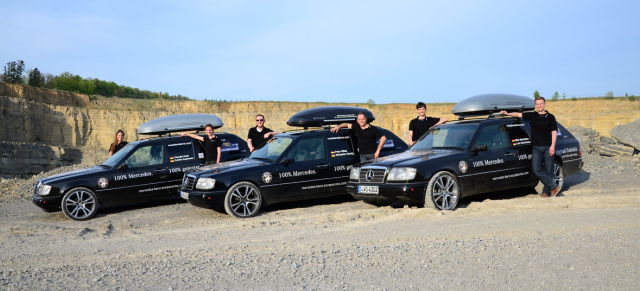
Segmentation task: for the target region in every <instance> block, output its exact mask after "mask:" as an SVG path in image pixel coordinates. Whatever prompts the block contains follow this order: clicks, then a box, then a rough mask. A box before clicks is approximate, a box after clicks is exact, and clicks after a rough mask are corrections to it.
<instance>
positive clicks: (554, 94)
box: [551, 91, 560, 101]
mask: <svg viewBox="0 0 640 291" xmlns="http://www.w3.org/2000/svg"><path fill="white" fill-rule="evenodd" d="M559 97H560V94H558V91H556V92H555V93H553V96H551V101H558V98H559Z"/></svg>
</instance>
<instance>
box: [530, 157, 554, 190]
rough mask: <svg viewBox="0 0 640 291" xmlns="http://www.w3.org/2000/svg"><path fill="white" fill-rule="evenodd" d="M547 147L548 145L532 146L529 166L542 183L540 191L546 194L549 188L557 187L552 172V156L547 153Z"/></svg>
mask: <svg viewBox="0 0 640 291" xmlns="http://www.w3.org/2000/svg"><path fill="white" fill-rule="evenodd" d="M549 148H550V147H549V146H534V147H533V152H532V153H531V155H532V157H531V168H533V173H534V174H536V176H538V179H540V182H542V184H544V188H542V193H547V194H549V191H551V189H555V188H556V187H558V186H557V185H556V181H555V177H554V173H553V156H550V155H549Z"/></svg>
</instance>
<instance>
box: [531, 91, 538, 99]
mask: <svg viewBox="0 0 640 291" xmlns="http://www.w3.org/2000/svg"><path fill="white" fill-rule="evenodd" d="M538 97H540V93H539V92H538V90H536V91H535V92H533V98H534V99H535V98H538Z"/></svg>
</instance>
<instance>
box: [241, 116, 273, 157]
mask: <svg viewBox="0 0 640 291" xmlns="http://www.w3.org/2000/svg"><path fill="white" fill-rule="evenodd" d="M264 123H265V119H264V115H262V114H258V115H256V127H252V128H249V134H248V135H247V145H248V146H249V150H250V151H251V152H253V151H255V150H256V149H257V147H258V146H259V145H260V144H262V142H264V141H265V140H267V139H270V138H272V137H273V136H274V135H276V134H278V133H277V132H275V131H273V130H271V129H270V128H268V127H264Z"/></svg>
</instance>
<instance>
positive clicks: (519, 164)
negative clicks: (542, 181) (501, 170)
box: [507, 121, 538, 186]
mask: <svg viewBox="0 0 640 291" xmlns="http://www.w3.org/2000/svg"><path fill="white" fill-rule="evenodd" d="M507 128H508V133H509V142H510V146H511V147H512V148H513V150H514V153H515V155H516V156H517V157H518V160H517V161H516V162H514V163H515V171H514V172H515V173H514V175H515V176H516V177H514V179H513V181H510V184H511V186H516V185H528V184H531V183H533V181H537V179H538V178H537V177H536V176H535V174H534V173H533V171H532V170H531V150H532V147H531V138H530V137H529V134H528V133H527V131H526V128H525V125H524V124H523V123H520V122H516V121H514V122H513V123H511V124H507Z"/></svg>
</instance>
